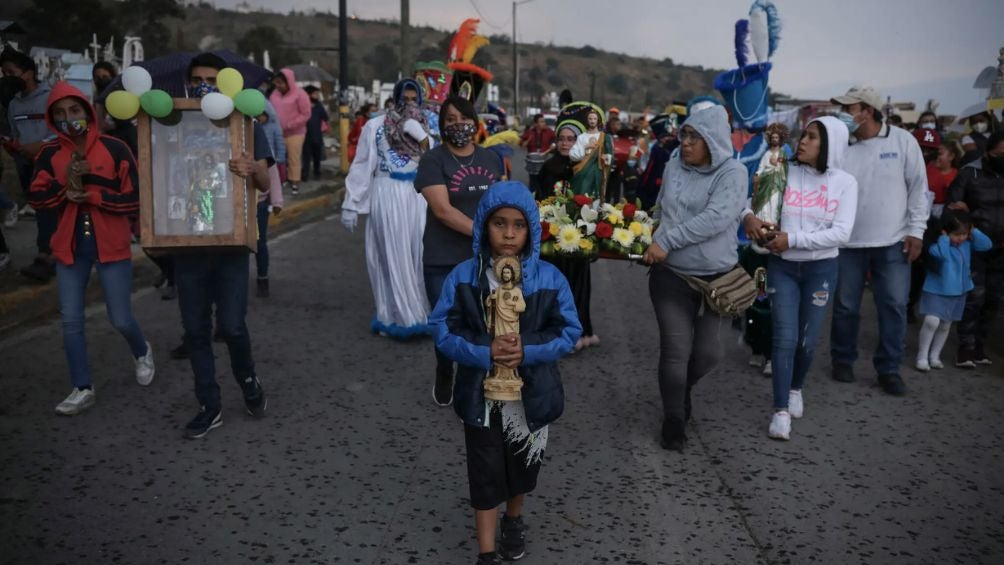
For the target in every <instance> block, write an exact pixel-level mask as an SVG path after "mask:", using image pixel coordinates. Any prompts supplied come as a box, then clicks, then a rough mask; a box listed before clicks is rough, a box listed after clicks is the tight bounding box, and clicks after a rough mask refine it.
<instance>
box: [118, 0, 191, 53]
mask: <svg viewBox="0 0 1004 565" xmlns="http://www.w3.org/2000/svg"><path fill="white" fill-rule="evenodd" d="M119 6H120V7H119V9H118V10H117V11H116V13H115V21H116V24H117V26H118V27H119V29H121V30H122V32H123V33H124V34H126V35H139V36H140V37H141V38H142V39H143V51H144V52H145V53H146V55H147V56H149V57H156V56H158V55H164V54H166V53H168V52H170V51H171V30H170V29H169V28H168V27H167V26H166V25H165V24H164V19H166V18H175V19H179V20H183V19H185V10H184V9H183V8H182V7H181V6H180V5H179V4H178V2H177V1H176V0H124V1H123V2H121V3H120V4H119Z"/></svg>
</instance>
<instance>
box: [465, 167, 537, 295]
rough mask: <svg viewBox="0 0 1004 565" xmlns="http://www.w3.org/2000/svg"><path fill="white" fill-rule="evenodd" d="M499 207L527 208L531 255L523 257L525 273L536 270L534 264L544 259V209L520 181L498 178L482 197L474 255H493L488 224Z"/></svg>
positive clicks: (476, 214) (486, 257) (475, 216)
mask: <svg viewBox="0 0 1004 565" xmlns="http://www.w3.org/2000/svg"><path fill="white" fill-rule="evenodd" d="M499 208H516V209H517V210H519V211H520V212H523V216H524V217H525V218H526V223H527V224H528V226H529V227H530V250H531V251H530V255H529V256H528V257H527V256H524V257H521V258H520V261H521V263H522V264H523V274H524V277H526V276H530V275H531V274H532V271H533V270H534V269H533V268H534V267H535V266H536V264H537V261H538V260H539V259H540V213H539V212H538V211H537V202H536V201H535V200H534V199H533V193H531V192H530V189H529V188H527V187H526V185H525V184H523V183H521V182H518V181H505V182H497V183H495V184H493V185H491V186H490V187H488V191H487V192H485V195H484V196H482V197H481V202H480V203H479V204H478V211H477V213H475V214H474V256H475V257H482V258H484V259H488V258H490V255H491V254H490V253H489V252H488V249H487V239H488V238H487V235H486V234H485V224H486V223H487V222H488V218H489V217H490V216H491V215H492V213H494V212H495V210H498V209H499Z"/></svg>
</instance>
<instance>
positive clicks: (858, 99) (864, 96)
mask: <svg viewBox="0 0 1004 565" xmlns="http://www.w3.org/2000/svg"><path fill="white" fill-rule="evenodd" d="M830 102H832V103H834V104H840V105H841V106H847V105H850V104H867V105H869V106H871V107H872V108H875V109H877V110H881V109H882V107H883V106H885V100H884V99H883V97H882V94H880V93H879V91H878V90H875V89H874V88H872V87H870V86H852V87H851V88H850V90H848V91H847V93H846V94H844V95H843V96H837V97H834V98H830Z"/></svg>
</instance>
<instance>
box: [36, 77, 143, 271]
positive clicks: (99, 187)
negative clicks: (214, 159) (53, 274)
mask: <svg viewBox="0 0 1004 565" xmlns="http://www.w3.org/2000/svg"><path fill="white" fill-rule="evenodd" d="M71 96H72V97H75V98H79V99H80V102H81V103H82V104H84V107H85V108H86V109H87V112H88V114H89V116H90V118H89V120H88V127H87V132H86V134H85V135H86V136H87V141H86V143H85V145H84V158H85V159H86V160H87V162H88V163H89V164H90V166H91V172H90V173H89V174H86V175H84V177H83V187H84V190H85V191H86V192H87V202H86V203H83V204H76V203H74V202H70V201H69V200H67V199H66V167H67V165H68V164H69V162H70V157H71V155H72V154H73V152H74V151H76V150H77V145H76V143H75V142H74V141H73V139H72V138H71V137H70V136H68V135H66V134H64V133H62V132H60V131H58V130H57V129H56V126H55V124H54V123H53V121H52V111H51V109H52V106H53V104H55V103H56V102H58V101H59V100H62V99H63V98H68V97H71ZM47 108H48V109H49V111H47V112H46V115H45V121H46V123H48V124H49V129H51V130H52V131H54V132H56V133H57V134H58V135H59V138H58V139H57V140H56V141H52V142H50V143H46V144H45V145H43V146H42V149H41V150H39V152H38V156H37V157H35V177H34V179H33V180H32V182H31V188H30V190H29V192H28V201H29V203H30V204H31V206H32V207H33V208H37V209H42V208H55V209H58V210H59V224H58V226H57V227H56V233H55V234H53V236H52V240H51V245H52V254H53V256H54V257H55V258H56V260H57V261H59V262H60V263H62V264H64V265H72V264H73V250H74V248H75V242H74V237H75V234H76V222H77V213H78V212H81V211H83V212H90V214H91V220H92V222H93V224H94V237H96V238H97V244H98V261H99V262H101V263H110V262H113V261H122V260H125V259H130V258H132V250H131V249H130V244H131V242H132V237H131V235H132V232H131V231H130V229H129V216H130V215H134V214H136V212H137V210H139V178H138V174H137V171H136V160H135V158H134V157H133V154H132V151H130V150H129V146H127V145H126V144H125V143H123V142H122V141H120V140H118V139H116V138H114V137H111V136H108V135H102V134H101V133H100V131H99V128H98V125H97V116H96V114H95V113H94V108H93V107H92V106H91V105H90V104H89V103H88V102H87V98H86V97H85V96H84V95H83V94H82V93H81V92H80V91H79V90H77V89H76V88H74V87H73V86H71V85H70V84H69V83H66V82H57V83H56V84H55V85H54V86H53V87H52V94H50V95H49V103H48V106H47Z"/></svg>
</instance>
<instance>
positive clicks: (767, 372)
mask: <svg viewBox="0 0 1004 565" xmlns="http://www.w3.org/2000/svg"><path fill="white" fill-rule="evenodd" d="M773 374H774V364H773V363H771V362H770V361H767V362H766V363H764V364H763V376H765V377H769V376H771V375H773Z"/></svg>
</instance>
